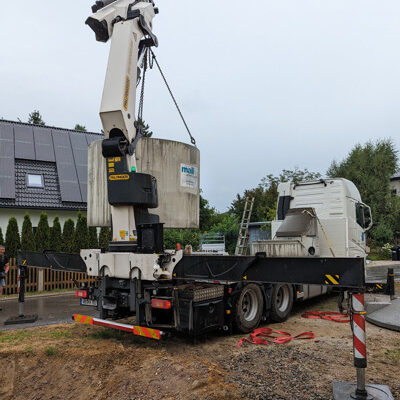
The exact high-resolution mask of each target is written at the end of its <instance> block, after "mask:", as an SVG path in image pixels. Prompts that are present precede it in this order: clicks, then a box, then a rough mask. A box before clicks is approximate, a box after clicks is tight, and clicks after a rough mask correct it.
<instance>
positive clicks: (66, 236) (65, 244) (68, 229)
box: [61, 218, 75, 253]
mask: <svg viewBox="0 0 400 400" xmlns="http://www.w3.org/2000/svg"><path fill="white" fill-rule="evenodd" d="M74 236H75V224H74V221H73V220H72V219H71V218H68V219H67V220H66V221H65V222H64V227H63V233H62V243H61V250H62V251H64V252H65V253H72V252H73V250H74Z"/></svg>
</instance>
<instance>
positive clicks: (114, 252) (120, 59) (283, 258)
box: [19, 0, 370, 339]
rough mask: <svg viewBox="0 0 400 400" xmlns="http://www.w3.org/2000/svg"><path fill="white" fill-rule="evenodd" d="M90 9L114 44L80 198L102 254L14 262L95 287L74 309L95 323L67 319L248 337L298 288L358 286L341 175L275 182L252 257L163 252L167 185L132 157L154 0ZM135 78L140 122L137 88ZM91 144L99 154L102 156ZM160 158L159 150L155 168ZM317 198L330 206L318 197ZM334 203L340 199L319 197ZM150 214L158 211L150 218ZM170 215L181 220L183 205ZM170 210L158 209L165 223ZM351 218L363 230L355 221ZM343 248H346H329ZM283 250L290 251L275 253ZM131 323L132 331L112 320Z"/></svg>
mask: <svg viewBox="0 0 400 400" xmlns="http://www.w3.org/2000/svg"><path fill="white" fill-rule="evenodd" d="M92 11H93V14H92V15H91V16H90V17H89V18H88V19H87V21H86V23H87V24H88V25H89V26H90V27H91V28H92V29H93V31H94V32H95V34H96V40H97V41H100V42H107V41H109V40H110V41H111V46H110V56H109V61H108V66H107V72H106V79H105V84H104V91H103V97H102V102H101V109H100V118H101V121H102V124H103V130H104V136H105V138H104V140H103V141H102V142H101V143H100V146H98V145H97V147H96V145H93V146H91V149H90V151H91V152H89V180H88V184H89V186H90V185H92V184H94V183H95V181H96V182H97V185H98V186H95V190H93V187H92V191H91V193H92V195H89V194H88V214H90V213H91V212H92V211H93V210H95V209H96V210H97V211H99V213H100V214H101V215H106V214H107V213H109V220H110V223H111V229H112V241H111V242H110V248H109V251H105V250H104V249H85V250H82V251H81V257H79V256H77V255H66V254H61V253H59V254H58V253H49V252H47V253H45V254H38V253H31V252H21V253H20V255H19V265H21V266H22V265H41V266H43V267H46V266H48V267H53V268H54V266H56V267H57V268H60V269H69V270H79V269H80V270H83V271H86V272H87V273H88V275H89V276H91V277H96V278H97V280H96V282H95V283H94V284H92V285H88V286H85V287H81V288H80V289H79V290H77V292H76V293H77V296H78V297H80V298H81V302H82V304H87V305H97V308H98V310H99V313H100V318H93V317H86V316H83V315H80V314H75V315H74V319H75V321H80V322H86V323H90V324H98V325H102V326H112V327H114V328H117V329H122V330H127V331H131V332H133V333H135V334H139V335H144V336H148V337H153V338H157V339H158V338H160V337H161V336H162V333H163V332H166V331H176V332H183V333H186V334H190V335H199V334H202V333H203V332H206V331H209V330H216V329H223V330H226V331H230V330H231V329H233V328H236V329H237V330H239V331H241V332H249V331H251V330H253V329H254V328H256V327H257V326H258V325H259V323H260V321H261V320H262V319H268V318H270V319H272V320H273V321H283V320H284V319H286V318H287V316H288V315H289V313H290V310H291V307H292V304H293V297H294V295H295V294H296V296H297V297H299V296H298V294H299V293H302V292H303V294H304V295H303V298H304V297H306V294H305V291H304V289H302V288H305V287H306V286H303V285H317V286H319V287H321V286H324V287H325V288H328V287H336V288H338V289H341V290H349V289H352V288H353V289H359V288H363V287H364V286H365V273H364V261H365V260H364V259H365V236H364V235H365V231H366V230H367V229H368V227H369V225H370V213H369V208H368V207H367V206H365V205H363V204H362V203H361V199H360V196H359V194H358V191H357V190H356V188H355V187H354V185H352V184H351V183H350V182H348V181H344V180H329V179H328V180H325V181H321V182H318V183H312V184H309V183H300V184H284V185H281V187H280V196H279V199H278V215H277V222H276V223H274V227H275V228H276V229H275V228H274V231H276V236H277V238H279V240H276V241H273V242H271V243H263V244H258V245H259V247H260V248H259V249H255V247H254V246H255V245H254V246H253V247H254V251H253V254H252V255H250V256H245V255H243V256H229V255H221V254H217V255H213V254H184V252H183V251H182V250H174V249H170V250H168V249H164V243H163V222H164V221H160V215H163V213H162V210H159V208H158V206H159V203H160V202H159V197H160V199H161V200H162V199H163V198H164V196H167V195H168V193H171V192H174V191H175V188H174V187H165V182H160V183H161V184H164V189H163V190H160V192H159V193H158V189H157V185H158V183H159V182H157V178H156V177H155V176H154V175H155V174H154V175H153V174H151V173H148V170H146V171H147V172H145V170H144V169H143V168H144V167H142V169H141V170H140V171H139V170H138V164H137V158H136V153H137V150H138V143H139V140H140V139H141V137H142V130H143V126H142V125H141V124H140V121H141V118H142V112H143V91H144V77H145V72H146V68H147V66H148V65H149V63H150V64H151V63H153V62H156V63H157V60H156V59H155V56H154V53H153V50H152V48H153V47H156V46H157V45H158V40H157V38H156V36H155V35H154V33H153V18H154V16H155V15H156V14H157V13H158V9H157V8H156V7H155V5H154V2H153V1H151V0H142V1H133V0H105V1H97V2H96V4H95V5H94V6H93V7H92ZM157 65H158V64H157ZM140 80H141V81H142V90H141V95H140V99H139V110H138V115H137V117H136V114H135V105H136V87H137V86H138V85H139V83H140ZM191 139H192V144H194V143H195V142H194V140H193V138H192V137H191ZM142 141H143V139H142ZM189 147H192V148H194V147H193V146H189ZM96 148H98V149H101V154H102V156H99V154H97V153H96V151H97V150H96ZM146 148H147V147H146ZM99 152H100V151H99ZM99 157H100V158H99ZM173 157H178V154H173ZM166 158H167V155H165V154H164V155H163V156H162V157H161V162H164V160H165V159H166ZM99 159H101V161H99ZM95 160H97V161H95ZM158 161H160V160H158ZM196 168H197V167H196V166H190V165H189V166H186V165H184V164H181V167H180V173H181V180H180V185H181V186H184V187H185V190H188V191H192V192H191V193H190V196H191V198H193V196H194V195H195V194H196V191H197V194H198V191H199V186H198V179H197V178H198V171H197V169H196ZM162 169H164V170H165V168H159V169H158V173H162V171H161V170H162ZM176 172H177V171H171V173H172V174H176ZM102 174H103V175H102ZM182 174H185V175H182ZM96 176H97V178H95V177H96ZM103 176H104V179H103ZM92 177H93V182H92ZM182 177H183V178H185V177H186V178H185V179H186V180H185V179H183V178H182ZM196 179H197V180H196ZM161 186H162V185H159V187H161ZM304 188H313V189H312V190H310V192H309V199H308V200H311V199H313V200H312V201H308V200H307V199H306V196H304V195H305V193H306V191H305V190H303V189H304ZM315 188H317V189H318V190H315ZM311 192H312V193H311ZM339 192H340V195H339V194H338V193H339ZM93 193H94V197H93ZM317 193H320V198H318V196H317ZM324 196H325V197H324ZM96 197H98V199H101V200H104V199H107V200H106V201H103V203H102V204H103V205H104V204H106V208H107V209H105V208H104V209H101V208H102V207H99V204H98V202H97V200H98V199H96ZM323 197H324V198H325V199H326V200H324V201H322V200H321V199H322V198H323ZM332 197H334V198H336V202H335V201H331V202H329V201H327V199H329V198H332ZM194 198H195V199H196V197H194ZM197 199H198V198H197ZM318 199H319V200H318ZM321 201H322V204H321ZM168 206H170V205H168ZM196 207H197V214H196V210H193V211H192V213H194V214H196V215H198V202H197V204H196ZM149 209H153V210H154V209H156V210H159V211H160V212H159V213H158V214H156V213H150V212H149ZM169 209H170V208H168V210H169ZM164 211H165V210H164ZM175 212H176V213H179V208H175ZM186 212H187V211H186ZM340 213H341V214H340ZM360 213H362V215H363V216H362V217H361V214H360ZM170 214H171V212H167V213H165V212H164V216H163V218H168V215H170ZM339 214H340V215H341V218H339ZM359 214H360V218H361V219H362V220H363V221H364V222H363V223H359V222H360V221H361V219H360V220H359V221H358V215H359ZM165 215H166V217H165ZM339 220H340V221H339ZM366 220H369V222H368V223H366V222H365V221H366ZM307 224H308V225H307ZM278 225H279V227H278ZM328 225H329V226H328ZM97 226H98V225H97ZM335 227H336V228H335ZM323 228H324V229H323ZM321 233H322V235H323V236H324V237H325V239H327V238H328V237H329V236H332V238H331V239H332V243H333V244H332V245H331V246H330V248H331V249H332V250H333V251H336V252H337V253H336V254H335V256H333V254H326V252H325V250H324V249H325V247H326V245H325V243H324V239H322V237H323V236H321ZM334 236H337V237H338V238H339V237H341V238H342V242H340V243H339V241H338V242H337V243H336V242H335V240H333V237H334ZM344 237H345V238H346V239H343V238H344ZM360 237H362V240H361V241H360V240H359V239H360ZM282 241H284V242H285V244H282V243H281V242H282ZM278 242H279V243H278ZM342 245H343V249H342V250H339V249H335V247H338V246H342ZM282 246H283V247H286V248H287V249H289V250H288V252H285V251H282V250H281V248H282ZM353 248H354V249H357V251H353ZM345 249H346V250H345ZM347 249H348V250H347ZM275 251H277V253H276V254H274V253H273V252H275ZM293 252H295V254H294V253H293ZM329 277H333V278H334V279H333V280H330V278H329ZM280 288H281V289H282V288H287V290H286V289H284V290H280ZM320 290H321V289H320ZM287 296H289V299H288V297H287ZM307 296H308V295H307ZM133 316H134V317H135V325H128V324H122V323H120V322H110V319H111V320H117V319H121V318H127V317H133Z"/></svg>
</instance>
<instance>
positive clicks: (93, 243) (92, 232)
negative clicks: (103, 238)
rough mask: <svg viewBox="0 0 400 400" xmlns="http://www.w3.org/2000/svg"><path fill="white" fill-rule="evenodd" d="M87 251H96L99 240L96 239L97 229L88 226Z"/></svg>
mask: <svg viewBox="0 0 400 400" xmlns="http://www.w3.org/2000/svg"><path fill="white" fill-rule="evenodd" d="M88 247H89V249H98V248H99V240H98V238H97V228H96V227H95V226H89V243H88Z"/></svg>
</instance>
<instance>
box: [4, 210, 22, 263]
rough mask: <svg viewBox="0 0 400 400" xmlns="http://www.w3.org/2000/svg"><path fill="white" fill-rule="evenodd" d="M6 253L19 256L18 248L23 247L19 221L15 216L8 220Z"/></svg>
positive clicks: (9, 255)
mask: <svg viewBox="0 0 400 400" xmlns="http://www.w3.org/2000/svg"><path fill="white" fill-rule="evenodd" d="M5 246H6V255H7V256H8V257H17V252H18V249H19V248H20V247H21V242H20V237H19V230H18V223H17V220H16V218H15V217H11V218H10V219H9V220H8V225H7V231H6V243H5Z"/></svg>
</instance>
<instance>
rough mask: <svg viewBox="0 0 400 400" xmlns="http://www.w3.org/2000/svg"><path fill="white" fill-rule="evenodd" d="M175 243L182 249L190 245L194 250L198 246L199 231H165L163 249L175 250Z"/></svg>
mask: <svg viewBox="0 0 400 400" xmlns="http://www.w3.org/2000/svg"><path fill="white" fill-rule="evenodd" d="M177 243H179V244H180V245H181V248H182V249H184V248H185V246H186V245H188V244H190V245H192V248H193V250H196V249H197V248H198V247H199V245H200V231H199V230H197V229H165V230H164V247H165V248H166V249H171V250H173V249H175V248H176V245H177Z"/></svg>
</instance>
